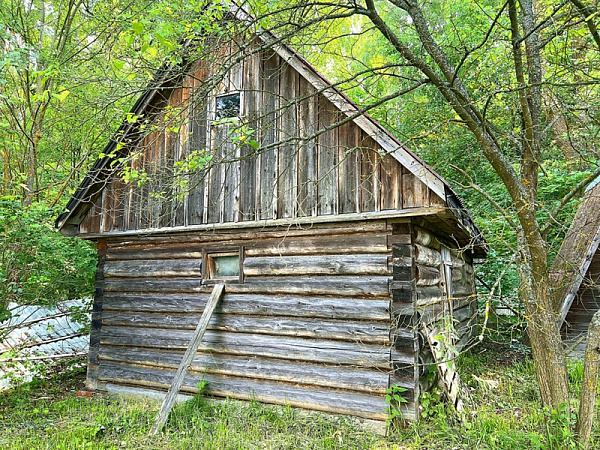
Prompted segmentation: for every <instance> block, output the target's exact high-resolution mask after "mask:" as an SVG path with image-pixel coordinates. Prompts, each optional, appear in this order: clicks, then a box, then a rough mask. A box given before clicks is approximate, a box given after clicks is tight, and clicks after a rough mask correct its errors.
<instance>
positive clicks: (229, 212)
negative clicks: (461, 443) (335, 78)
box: [56, 32, 486, 423]
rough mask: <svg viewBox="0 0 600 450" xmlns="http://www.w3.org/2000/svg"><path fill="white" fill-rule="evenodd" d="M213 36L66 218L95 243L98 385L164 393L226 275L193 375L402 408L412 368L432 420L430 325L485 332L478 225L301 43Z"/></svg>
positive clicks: (228, 393) (305, 404)
mask: <svg viewBox="0 0 600 450" xmlns="http://www.w3.org/2000/svg"><path fill="white" fill-rule="evenodd" d="M211 45H212V47H211V48H213V49H217V50H214V51H213V53H212V54H213V56H214V57H211V58H205V59H202V58H201V59H199V60H194V61H191V62H184V63H182V64H181V65H180V66H178V67H173V68H168V69H163V70H161V71H160V73H159V74H158V76H157V79H156V82H155V83H154V84H153V85H152V86H151V87H150V88H149V89H148V90H147V91H146V92H145V93H144V94H143V95H142V96H141V97H140V98H139V100H138V101H137V103H136V104H135V105H134V106H133V109H132V110H131V113H130V114H129V115H128V120H126V121H124V123H123V125H122V126H121V128H120V129H119V131H118V132H117V133H116V134H115V137H114V138H113V139H112V141H111V142H110V143H109V144H108V146H107V147H106V149H105V150H104V152H103V155H102V156H101V158H100V159H98V160H97V161H96V163H95V165H94V166H93V168H92V169H91V170H90V171H89V173H88V174H87V175H86V177H85V178H84V179H83V181H82V183H81V185H80V186H79V188H78V189H77V190H76V192H75V193H74V195H73V197H72V199H71V200H70V201H69V202H68V204H67V207H66V211H65V212H64V213H62V214H61V215H60V216H59V217H58V218H57V221H56V225H57V227H58V228H59V229H60V231H61V232H62V233H63V234H65V235H68V236H76V237H78V238H82V239H88V240H93V241H95V242H96V243H97V250H98V266H97V272H96V290H95V295H94V306H93V316H92V326H91V333H90V354H89V361H88V375H87V387H88V389H90V390H108V391H109V392H124V391H126V390H137V391H138V392H146V393H151V392H153V391H154V392H156V391H164V390H166V389H167V388H168V386H169V384H170V383H171V381H172V379H173V375H174V372H175V370H176V369H177V367H178V364H179V361H180V360H181V358H182V355H183V352H184V351H185V349H186V346H187V344H188V342H189V340H190V339H191V335H192V332H193V330H194V328H195V326H196V324H197V322H198V320H199V317H200V315H201V313H202V311H203V308H204V305H205V304H206V302H207V299H208V297H209V295H210V292H211V289H212V287H213V285H214V284H215V283H217V282H218V283H225V295H224V297H223V299H222V300H221V301H220V303H219V305H218V306H217V309H216V312H215V314H214V315H213V317H212V319H211V321H210V324H209V327H208V331H207V332H206V334H205V336H204V339H203V341H202V343H201V344H200V348H199V350H198V352H197V356H196V357H195V359H194V361H193V364H192V366H191V369H190V371H189V372H188V375H187V377H186V378H185V381H184V385H183V388H182V392H187V393H194V392H196V391H197V387H196V386H197V384H198V383H199V382H200V381H207V382H208V388H207V391H206V395H208V396H210V397H214V398H233V399H240V400H249V399H256V400H258V401H262V402H266V403H271V404H290V405H292V406H295V407H301V408H306V409H311V410H317V411H324V412H329V413H335V414H346V415H351V416H356V417H360V418H364V419H371V420H375V421H380V422H381V423H384V422H385V421H386V419H387V418H388V413H387V411H386V410H387V408H388V405H386V402H385V393H386V390H387V389H389V388H390V386H392V385H395V386H400V387H402V388H404V389H406V390H405V391H404V392H403V394H402V395H403V396H404V397H405V400H406V403H403V404H402V405H401V408H402V414H403V417H404V418H405V419H409V420H415V419H417V418H418V416H419V406H418V405H419V394H420V392H421V391H422V390H424V389H428V387H429V386H430V385H431V382H432V380H431V376H430V364H431V363H432V362H433V358H432V354H431V351H430V350H429V346H428V344H427V339H426V338H425V337H424V336H423V333H422V331H421V325H422V324H424V323H429V324H439V323H444V324H445V325H444V326H446V327H451V328H452V329H453V330H455V333H454V335H453V336H455V338H456V341H455V345H456V346H458V347H459V348H461V347H462V346H463V345H464V344H465V343H466V342H467V341H468V340H469V338H470V337H471V334H472V332H473V329H474V327H475V325H476V319H477V305H476V298H475V283H474V273H473V259H474V258H481V257H484V256H485V253H486V246H485V241H484V239H483V237H482V235H481V233H480V231H479V230H478V228H477V227H476V225H475V224H474V222H473V220H472V219H471V217H470V216H469V214H468V212H467V211H466V210H465V208H464V206H463V203H462V202H461V200H460V198H459V197H458V195H457V194H456V193H455V192H454V191H453V189H452V188H451V186H450V185H449V184H448V183H447V182H446V181H445V180H444V179H443V178H442V177H440V176H439V175H438V174H437V173H436V172H435V171H433V170H432V169H431V168H430V167H428V166H427V165H426V164H425V163H424V162H423V161H421V160H420V159H419V158H418V157H417V156H416V155H415V154H414V153H412V152H411V151H410V150H408V149H407V148H406V147H405V146H404V145H403V144H402V143H401V142H399V141H398V140H397V139H396V138H395V137H394V136H392V135H391V134H390V133H389V132H388V131H386V130H385V129H384V128H383V127H382V126H381V125H380V124H378V123H377V122H376V121H375V120H374V119H372V118H371V117H369V116H368V115H366V114H364V112H363V111H362V110H361V109H360V108H359V107H358V106H357V105H356V104H354V103H353V102H352V101H350V100H349V99H348V97H346V96H345V95H344V94H343V93H342V92H341V91H340V90H338V89H337V88H336V87H334V86H333V85H332V84H331V83H329V82H328V81H327V80H326V79H325V78H324V77H323V76H322V75H321V74H320V73H318V72H317V71H316V70H315V69H314V68H313V67H312V66H311V65H310V64H309V63H308V62H307V61H306V60H305V59H303V58H302V57H301V56H300V55H299V54H298V53H296V52H295V51H294V50H292V49H291V48H290V47H289V46H287V45H285V44H282V43H281V42H279V41H278V40H276V39H275V38H274V37H273V36H272V35H271V34H269V33H264V32H263V33H260V34H257V35H254V36H252V37H251V38H246V39H244V40H238V41H235V40H230V41H223V42H216V41H215V42H212V44H211ZM133 174H135V176H134V175H133Z"/></svg>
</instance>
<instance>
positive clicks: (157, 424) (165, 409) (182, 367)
mask: <svg viewBox="0 0 600 450" xmlns="http://www.w3.org/2000/svg"><path fill="white" fill-rule="evenodd" d="M224 288H225V285H223V284H217V285H215V287H214V289H213V291H212V293H211V294H210V298H209V299H208V302H207V303H206V306H205V307H204V312H203V313H202V317H200V322H198V326H197V327H196V331H194V335H193V336H192V339H191V340H190V343H189V345H188V348H187V350H186V351H185V355H183V359H182V360H181V364H179V368H178V369H177V372H176V373H175V378H173V383H172V384H171V387H170V388H169V392H167V396H166V397H165V400H164V401H163V404H162V406H161V407H160V411H159V412H158V415H157V416H156V419H155V420H154V425H153V426H152V429H151V430H150V435H155V434H156V433H158V432H159V431H160V430H161V429H162V427H163V426H164V424H165V422H166V421H167V418H168V417H169V413H170V412H171V408H172V407H173V404H174V403H175V398H176V397H177V394H178V393H179V389H181V385H182V384H183V379H184V378H185V375H186V374H187V371H188V369H189V368H190V366H191V365H192V361H193V360H194V356H195V355H196V352H197V351H198V347H199V346H200V342H201V341H202V337H203V336H204V332H205V331H206V328H207V327H208V322H209V321H210V318H211V316H212V314H213V311H214V310H215V306H217V303H218V302H219V300H220V299H221V297H222V296H223V290H224Z"/></svg>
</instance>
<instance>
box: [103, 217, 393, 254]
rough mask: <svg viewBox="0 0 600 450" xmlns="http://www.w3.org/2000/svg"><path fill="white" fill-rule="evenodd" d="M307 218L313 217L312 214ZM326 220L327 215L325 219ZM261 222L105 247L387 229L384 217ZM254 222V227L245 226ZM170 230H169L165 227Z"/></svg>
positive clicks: (119, 240) (126, 239)
mask: <svg viewBox="0 0 600 450" xmlns="http://www.w3.org/2000/svg"><path fill="white" fill-rule="evenodd" d="M311 219H317V218H316V217H313V218H311ZM325 219H329V218H325ZM264 222H265V221H258V222H243V223H238V224H221V225H222V226H220V227H218V229H217V228H216V227H215V225H202V230H203V231H209V233H197V231H199V230H195V229H194V228H193V227H187V228H185V229H182V230H181V231H180V232H178V233H169V234H155V235H148V234H144V235H143V236H123V237H117V236H114V237H112V238H111V239H110V243H109V244H108V248H109V250H111V251H112V250H119V249H127V248H133V247H141V246H147V245H154V246H164V245H166V246H171V245H177V244H184V245H187V244H198V243H215V242H221V241H224V240H232V241H240V240H242V241H254V240H256V239H279V240H284V239H289V238H290V237H296V236H323V235H327V236H329V235H337V234H345V235H353V234H363V235H364V234H370V233H385V232H386V230H387V221H386V220H385V218H384V220H362V221H352V222H347V223H343V222H332V223H326V222H323V223H319V224H318V226H315V224H313V223H307V224H298V226H294V227H290V222H289V221H280V222H282V223H283V222H285V224H284V225H282V226H281V227H279V228H265V225H264ZM251 224H254V227H249V226H248V225H251ZM169 231H172V230H169Z"/></svg>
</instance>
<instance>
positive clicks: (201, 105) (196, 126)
mask: <svg viewBox="0 0 600 450" xmlns="http://www.w3.org/2000/svg"><path fill="white" fill-rule="evenodd" d="M204 77H205V73H204V70H203V69H199V70H197V71H196V72H195V73H194V74H193V76H192V81H191V85H192V92H191V94H190V99H189V115H190V118H189V125H188V127H189V138H188V139H189V146H188V149H189V150H188V151H189V152H194V151H198V152H201V156H206V155H207V154H208V151H209V149H208V148H207V145H206V133H207V125H208V115H207V98H206V92H204V91H203V90H202V88H201V81H202V80H203V79H204ZM203 152H206V154H204V155H202V153H203ZM207 172H208V171H207V169H206V168H204V167H200V168H198V169H196V170H194V172H193V173H191V174H190V184H189V194H188V196H189V198H188V218H187V221H188V224H190V225H198V224H201V223H203V222H204V209H205V204H204V190H205V186H206V178H207Z"/></svg>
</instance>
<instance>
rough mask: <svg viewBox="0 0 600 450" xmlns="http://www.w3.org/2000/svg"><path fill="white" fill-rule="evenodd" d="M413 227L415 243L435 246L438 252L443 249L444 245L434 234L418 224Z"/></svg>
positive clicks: (430, 246)
mask: <svg viewBox="0 0 600 450" xmlns="http://www.w3.org/2000/svg"><path fill="white" fill-rule="evenodd" d="M413 229H414V236H415V237H414V241H415V244H419V245H421V246H423V247H429V248H433V249H435V250H437V251H438V252H439V251H440V250H441V248H442V245H441V244H440V242H439V241H438V240H437V238H436V237H435V236H434V235H433V234H431V233H430V232H429V231H427V230H425V229H424V228H421V227H419V226H416V225H415V226H414V227H413Z"/></svg>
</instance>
